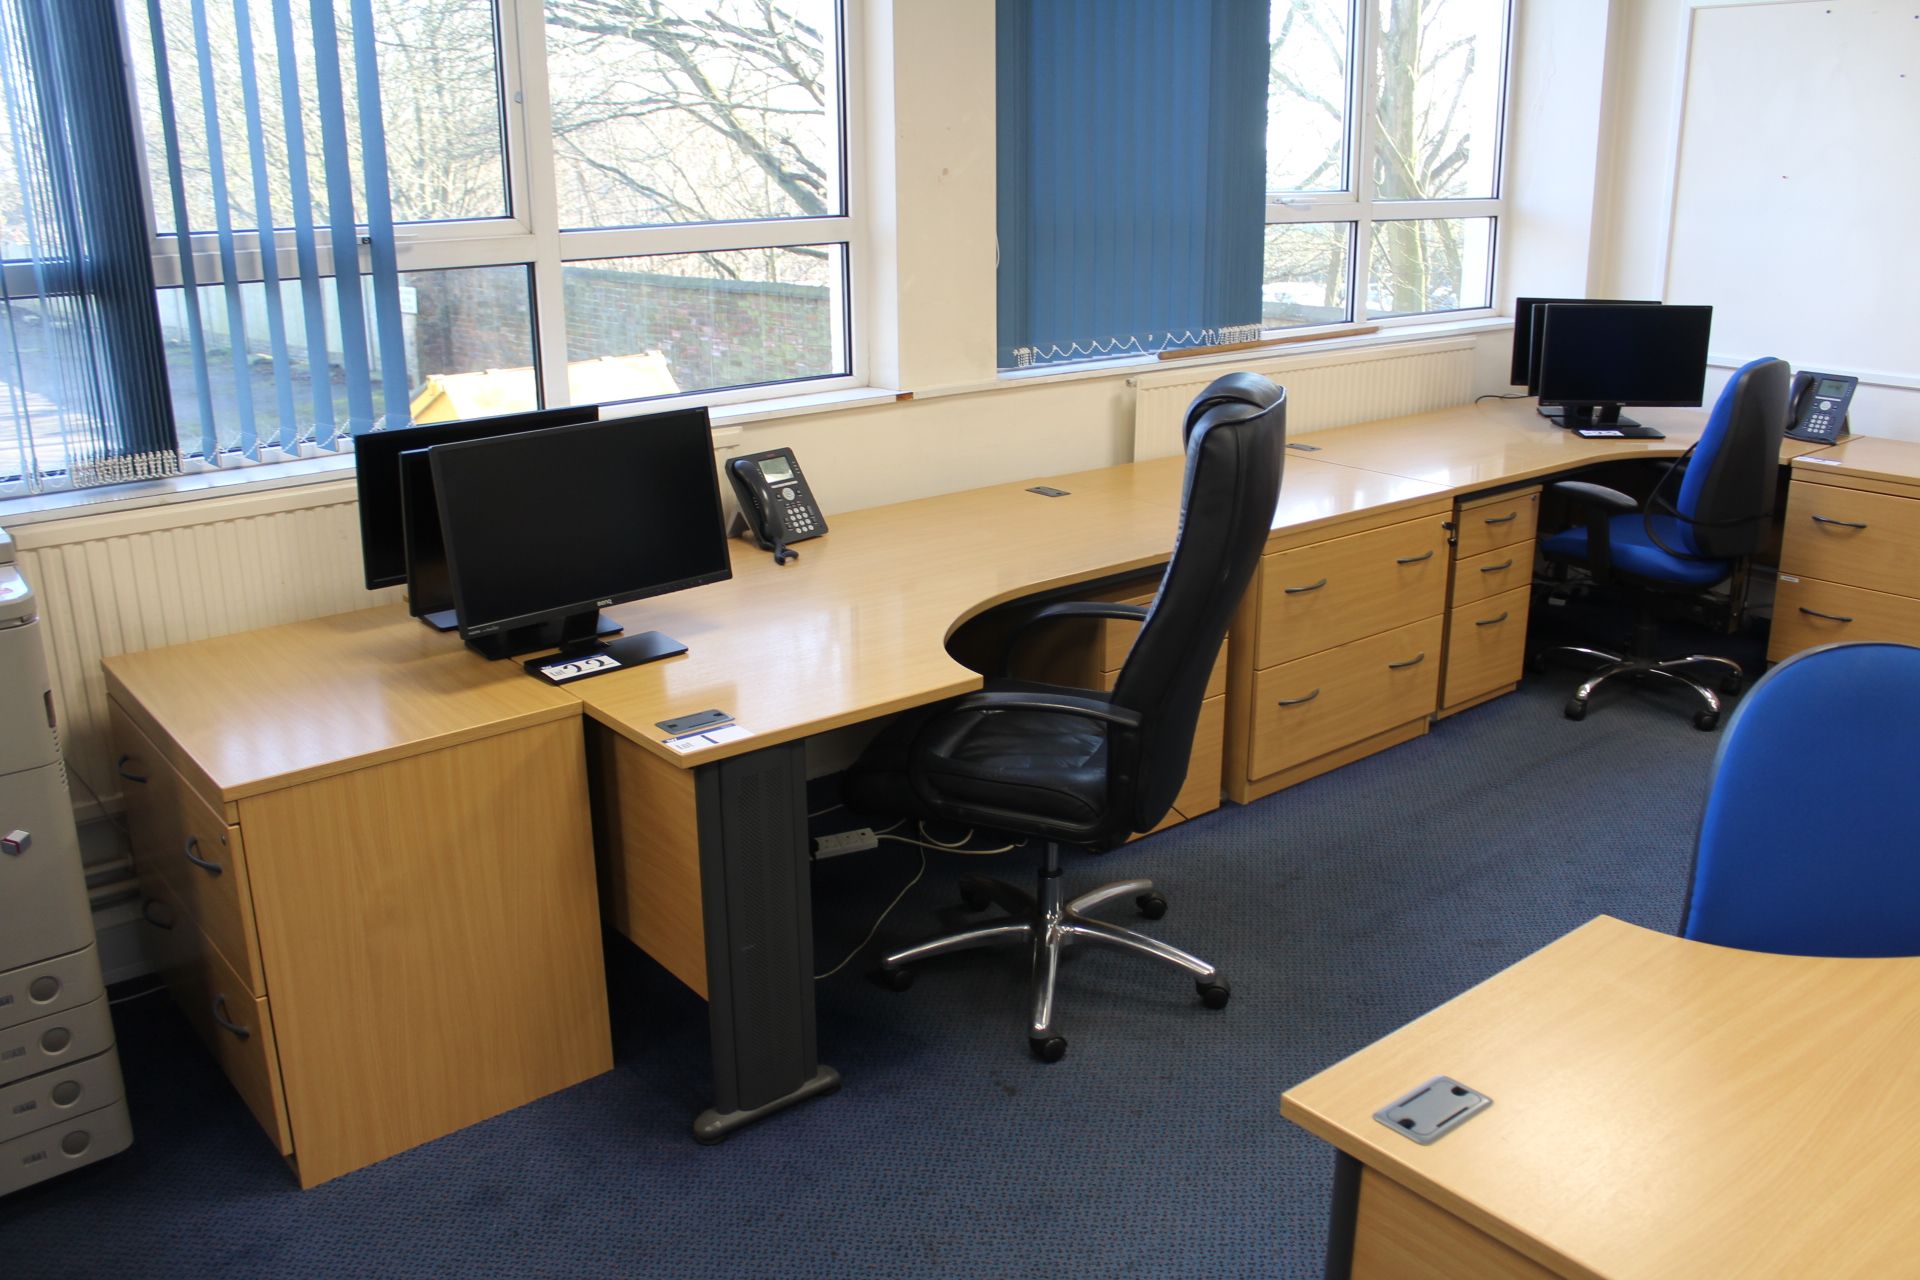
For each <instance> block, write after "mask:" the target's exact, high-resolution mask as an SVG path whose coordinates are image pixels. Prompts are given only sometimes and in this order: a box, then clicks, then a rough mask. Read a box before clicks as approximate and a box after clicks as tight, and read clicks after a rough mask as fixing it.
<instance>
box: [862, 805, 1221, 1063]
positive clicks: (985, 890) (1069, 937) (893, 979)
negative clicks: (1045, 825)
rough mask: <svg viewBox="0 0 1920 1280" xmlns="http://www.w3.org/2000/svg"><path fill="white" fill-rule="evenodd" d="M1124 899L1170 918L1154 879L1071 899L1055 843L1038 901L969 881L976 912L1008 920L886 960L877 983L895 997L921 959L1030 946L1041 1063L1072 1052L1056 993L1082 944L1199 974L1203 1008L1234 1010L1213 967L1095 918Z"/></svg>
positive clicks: (967, 892)
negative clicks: (994, 909) (1063, 962)
mask: <svg viewBox="0 0 1920 1280" xmlns="http://www.w3.org/2000/svg"><path fill="white" fill-rule="evenodd" d="M1122 898H1132V899H1133V901H1134V905H1135V906H1136V907H1138V908H1139V911H1140V914H1141V915H1144V916H1146V917H1147V918H1148V919H1149V920H1157V919H1159V918H1160V917H1161V916H1163V915H1165V914H1166V912H1167V900H1166V899H1165V898H1164V897H1162V896H1161V895H1160V894H1158V893H1156V892H1155V891H1154V888H1153V881H1151V880H1121V881H1118V882H1116V883H1114V884H1109V885H1103V886H1102V887H1100V888H1098V889H1095V890H1094V891H1093V892H1091V893H1083V894H1081V895H1080V896H1079V897H1077V898H1074V899H1071V900H1064V899H1063V898H1062V897H1061V892H1060V850H1059V847H1058V846H1057V845H1055V844H1054V843H1053V842H1051V841H1049V842H1048V843H1047V860H1046V865H1044V866H1043V867H1041V868H1040V891H1039V895H1038V896H1037V897H1035V896H1032V895H1029V894H1027V893H1024V892H1022V891H1021V890H1019V889H1016V888H1015V887H1014V886H1012V885H1010V884H1007V883H1006V882H1005V881H1002V880H988V879H983V878H969V879H966V880H963V881H961V882H960V900H961V902H962V903H963V904H964V905H965V906H966V907H967V908H968V909H969V910H972V911H984V910H985V909H986V908H987V906H988V905H990V904H992V903H998V904H999V905H1000V906H1001V907H1002V908H1004V909H1005V910H1006V912H1007V914H1006V915H1005V916H1003V917H1002V918H1000V919H998V920H990V921H988V922H987V923H985V924H982V925H978V926H976V927H974V928H972V929H967V930H964V931H962V932H960V933H955V934H949V935H948V936H946V937H944V938H935V939H933V940H931V941H929V942H922V943H920V944H919V945H918V946H912V947H908V948H906V949H905V950H903V951H896V952H894V953H893V954H892V955H890V956H887V957H886V958H885V959H883V960H881V961H880V969H879V973H878V975H877V976H878V977H879V979H880V981H881V982H883V983H885V984H886V985H887V986H889V987H892V988H893V989H894V990H895V991H905V990H906V989H907V988H908V987H910V986H912V985H913V970H911V969H909V968H907V967H906V966H907V965H910V964H912V963H914V962H915V961H917V960H925V959H928V958H929V957H932V956H943V955H946V954H948V953H949V952H954V951H971V950H974V949H975V948H977V947H996V946H1002V945H1005V944H1008V943H1014V942H1023V941H1024V942H1027V943H1028V944H1029V945H1030V946H1031V947H1032V948H1033V1004H1032V1007H1033V1016H1032V1017H1031V1018H1030V1019H1029V1020H1028V1023H1027V1043H1028V1045H1029V1047H1031V1048H1032V1050H1033V1056H1034V1057H1036V1058H1038V1059H1040V1060H1041V1061H1042V1062H1058V1061H1059V1060H1060V1059H1061V1057H1062V1056H1063V1055H1065V1053H1066V1052H1067V1042H1066V1040H1065V1039H1064V1038H1063V1037H1062V1036H1061V1035H1060V1033H1059V1030H1058V1029H1057V1028H1056V1026H1055V1022H1054V995H1053V993H1054V984H1055V982H1056V980H1057V979H1058V978H1059V976H1060V953H1061V952H1062V951H1064V950H1066V949H1067V947H1069V946H1071V945H1073V944H1074V943H1076V942H1099V943H1105V944H1106V945H1108V946H1114V947H1120V948H1122V949H1124V950H1127V951H1134V952H1138V953H1139V954H1141V955H1143V956H1151V957H1153V958H1154V959H1156V960H1164V961H1165V962H1166V963H1168V964H1171V965H1176V966H1178V967H1179V968H1181V969H1185V970H1186V971H1187V972H1188V973H1189V974H1192V975H1193V985H1194V987H1195V989H1197V990H1198V991H1199V993H1200V1001H1201V1003H1202V1004H1204V1005H1206V1007H1207V1008H1209V1009H1220V1008H1224V1007H1226V1003H1227V997H1228V996H1229V995H1230V994H1231V988H1230V987H1229V986H1228V985H1227V979H1226V977H1225V975H1223V974H1222V973H1221V972H1220V971H1219V970H1218V969H1216V968H1214V967H1213V966H1212V965H1210V964H1208V963H1207V962H1206V961H1205V960H1202V959H1200V958H1199V957H1198V956H1193V955H1189V954H1187V953H1186V952H1185V951H1182V950H1180V948H1178V947H1173V946H1168V945H1167V944H1166V943H1164V942H1161V941H1160V940H1159V939H1157V938H1149V937H1148V936H1147V935H1146V934H1144V933H1136V932H1134V931H1133V930H1132V929H1127V928H1123V927H1121V926H1120V925H1117V924H1109V923H1108V922H1107V921H1105V920H1096V919H1094V918H1093V917H1092V916H1091V915H1089V914H1088V913H1089V912H1091V911H1093V910H1095V909H1096V908H1099V907H1102V906H1104V905H1106V904H1107V903H1109V902H1115V901H1118V900H1119V899H1122Z"/></svg>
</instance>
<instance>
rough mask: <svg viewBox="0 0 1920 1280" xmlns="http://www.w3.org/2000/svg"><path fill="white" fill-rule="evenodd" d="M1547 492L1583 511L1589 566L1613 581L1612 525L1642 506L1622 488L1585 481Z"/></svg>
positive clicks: (1596, 574)
mask: <svg viewBox="0 0 1920 1280" xmlns="http://www.w3.org/2000/svg"><path fill="white" fill-rule="evenodd" d="M1547 491H1548V492H1549V493H1557V494H1561V495H1563V496H1564V497H1567V498H1570V499H1572V500H1573V502H1574V503H1575V505H1577V506H1578V507H1579V508H1580V511H1581V516H1582V520H1583V523H1585V524H1586V526H1587V567H1588V568H1589V569H1591V570H1592V571H1593V576H1594V577H1596V578H1600V579H1603V580H1604V579H1607V578H1611V577H1612V576H1613V530H1612V528H1611V527H1610V525H1609V522H1610V521H1611V520H1612V519H1613V517H1615V516H1624V515H1629V514H1631V513H1632V512H1635V511H1638V510H1639V509H1640V504H1639V503H1637V502H1635V501H1634V500H1633V499H1632V498H1629V497H1628V496H1627V495H1626V494H1624V493H1621V492H1620V491H1619V490H1618V489H1609V488H1607V486H1605V485H1603V484H1591V483H1589V482H1588V481H1585V480H1561V481H1558V482H1557V483H1554V484H1551V485H1548V486H1547Z"/></svg>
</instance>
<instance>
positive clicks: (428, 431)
mask: <svg viewBox="0 0 1920 1280" xmlns="http://www.w3.org/2000/svg"><path fill="white" fill-rule="evenodd" d="M599 416H600V410H599V408H598V407H597V406H595V405H590V404H589V405H569V406H568V407H566V408H564V409H538V410H535V411H533V412H531V413H507V414H500V415H498V416H496V417H491V418H467V419H465V420H464V421H461V422H425V423H421V424H420V425H419V426H415V427H395V428H393V429H392V430H390V431H373V432H369V433H368V434H366V435H363V436H355V437H354V438H353V458H354V462H353V469H354V475H355V478H356V480H357V481H358V484H359V489H360V561H361V566H362V568H364V569H365V570H366V575H367V590H369V591H374V590H377V589H378V588H380V587H397V586H399V585H400V584H401V583H403V582H405V581H406V580H407V550H406V533H405V527H404V525H403V524H402V523H401V521H402V516H401V511H400V455H401V454H402V453H405V452H406V451H407V450H409V449H425V448H428V447H429V446H432V445H436V444H449V443H451V442H453V441H456V440H478V439H482V438H484V437H487V436H498V435H508V434H511V433H513V432H516V431H539V430H542V429H544V428H547V427H564V426H569V425H571V424H573V423H576V422H592V421H594V420H595V419H597V418H598V417H599Z"/></svg>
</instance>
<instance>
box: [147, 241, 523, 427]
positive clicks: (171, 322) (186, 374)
mask: <svg viewBox="0 0 1920 1280" xmlns="http://www.w3.org/2000/svg"><path fill="white" fill-rule="evenodd" d="M361 285H362V302H363V308H364V313H365V314H366V315H367V316H368V317H369V318H371V317H372V315H373V282H372V280H371V279H365V280H362V282H361ZM198 296H199V302H200V322H201V325H202V326H203V328H204V332H205V334H206V343H207V376H208V381H209V382H210V383H211V384H212V391H213V416H214V423H215V428H216V434H217V437H218V440H219V448H220V450H221V451H223V452H224V451H226V450H229V449H237V448H239V447H240V440H241V425H242V424H241V412H240V405H239V392H238V386H237V383H236V380H235V373H234V361H233V338H232V336H231V329H230V326H229V324H228V320H227V307H226V299H225V294H224V293H223V292H222V291H221V290H220V289H219V287H217V286H215V287H212V288H202V289H200V290H199V291H198ZM240 296H241V309H242V311H243V312H244V313H245V315H244V323H245V329H246V332H245V333H244V334H243V335H241V338H240V341H241V342H242V343H244V344H245V351H246V353H247V360H246V363H247V387H248V391H249V393H250V394H251V395H252V398H253V412H254V420H255V422H256V423H257V424H258V425H257V432H258V436H259V440H260V443H262V444H274V443H277V441H278V440H279V422H280V419H279V414H278V409H277V405H276V399H277V394H278V389H277V384H276V379H275V367H274V357H273V346H272V343H271V341H270V339H269V337H268V334H269V332H270V331H269V329H268V323H267V292H266V286H265V285H263V284H259V283H254V284H245V285H242V286H240ZM158 297H159V309H160V328H161V334H162V336H163V337H164V339H165V341H166V345H167V375H168V378H169V381H170V382H171V384H172V388H173V412H174V419H175V426H176V428H177V430H178V432H179V436H180V444H181V448H182V450H183V451H184V452H186V453H187V454H189V455H195V454H199V453H200V452H201V426H200V399H199V393H198V391H197V389H196V385H195V379H194V372H193V348H192V346H191V344H190V342H189V340H188V331H187V297H186V291H185V290H184V289H161V290H159V291H158ZM529 298H530V290H529V286H528V271H527V268H526V267H524V266H512V267H472V268H465V269H461V270H456V271H412V272H407V273H404V274H403V275H401V277H400V308H401V312H402V323H403V324H404V325H405V342H406V349H407V367H408V369H409V370H410V371H411V374H412V384H411V387H410V390H411V392H412V394H411V396H410V400H411V402H412V409H413V418H414V420H415V421H418V422H440V421H445V420H447V419H450V418H465V417H472V416H475V415H477V414H485V413H507V412H511V411H513V410H516V409H531V408H534V407H536V405H537V403H538V402H537V398H536V397H537V393H536V391H535V389H534V372H533V363H534V356H533V321H532V307H531V305H530V301H529ZM321 310H322V312H323V316H324V327H325V329H326V333H325V334H324V336H323V337H321V338H319V339H315V338H312V337H311V336H310V335H309V333H308V330H307V323H306V311H305V308H304V307H303V306H302V303H301V297H300V285H299V283H298V282H297V281H283V282H282V283H281V285H280V315H281V320H282V322H283V323H284V324H285V326H286V335H287V336H286V341H287V355H288V363H287V374H288V379H289V382H290V384H291V387H292V391H293V420H294V425H295V428H296V432H295V438H296V439H297V440H299V441H300V442H303V443H304V442H306V441H310V440H312V439H313V437H314V421H315V414H316V410H315V405H314V391H313V379H314V371H315V369H316V367H318V366H319V362H320V361H321V360H323V359H324V361H325V366H324V367H325V369H326V379H327V383H326V385H327V387H328V388H329V389H330V392H331V395H332V400H333V416H334V424H335V427H336V429H339V430H344V428H345V424H346V418H347V397H346V387H345V385H344V376H345V375H344V372H343V370H342V362H343V359H344V357H343V355H342V352H343V350H344V347H343V344H342V343H341V340H340V309H339V305H338V302H337V300H336V296H335V293H334V288H333V281H331V280H327V281H325V282H324V284H323V288H322V289H321ZM369 330H371V324H369ZM323 344H324V350H323V349H322V346H323ZM368 355H369V358H370V359H371V360H372V361H373V362H374V365H375V367H374V369H373V371H372V383H373V388H374V395H375V402H376V404H377V403H379V398H380V388H381V381H382V371H381V370H380V369H379V367H378V363H379V357H380V349H379V344H378V343H377V342H376V341H374V339H373V335H372V333H371V332H369V335H368Z"/></svg>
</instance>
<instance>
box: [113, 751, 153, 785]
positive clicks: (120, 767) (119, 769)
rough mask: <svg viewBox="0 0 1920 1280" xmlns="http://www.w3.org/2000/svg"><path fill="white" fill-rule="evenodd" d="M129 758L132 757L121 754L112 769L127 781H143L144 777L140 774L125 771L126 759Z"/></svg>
mask: <svg viewBox="0 0 1920 1280" xmlns="http://www.w3.org/2000/svg"><path fill="white" fill-rule="evenodd" d="M131 759H133V757H132V756H121V757H120V759H119V760H118V761H117V762H116V763H115V764H114V766H113V771H114V772H115V773H117V774H119V775H120V776H121V777H123V778H125V779H126V780H127V781H128V782H145V781H146V778H144V777H143V776H141V775H140V774H137V773H128V772H127V761H129V760H131Z"/></svg>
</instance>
